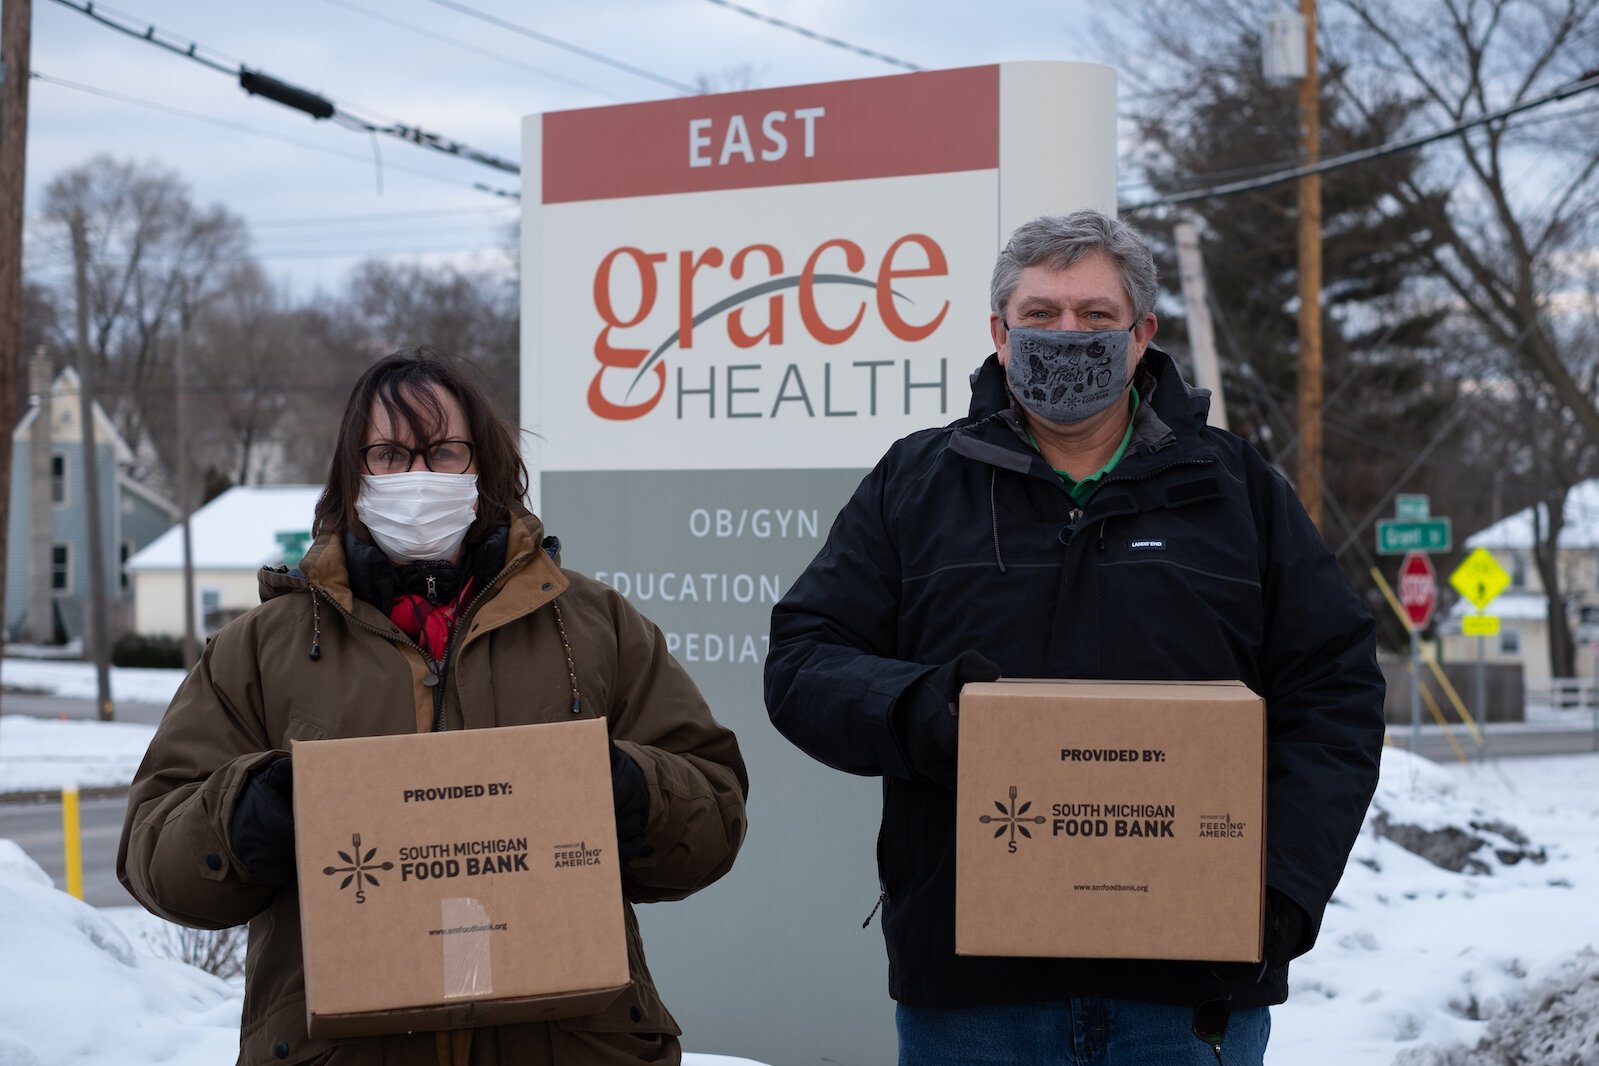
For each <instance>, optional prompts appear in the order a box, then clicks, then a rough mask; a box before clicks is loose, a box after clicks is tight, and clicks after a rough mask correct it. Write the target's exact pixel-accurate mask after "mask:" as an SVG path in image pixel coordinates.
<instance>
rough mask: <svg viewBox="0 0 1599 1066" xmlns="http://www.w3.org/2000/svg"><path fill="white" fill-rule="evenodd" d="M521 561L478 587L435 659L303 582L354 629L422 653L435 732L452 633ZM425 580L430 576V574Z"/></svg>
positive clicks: (441, 716)
mask: <svg viewBox="0 0 1599 1066" xmlns="http://www.w3.org/2000/svg"><path fill="white" fill-rule="evenodd" d="M525 565H527V563H526V560H525V559H513V560H512V561H511V562H510V563H509V564H507V565H506V566H505V568H504V569H502V570H501V571H500V572H499V573H498V574H495V575H494V577H493V578H492V579H491V580H490V581H489V582H488V584H486V585H484V586H483V588H482V589H480V590H479V591H478V594H477V595H476V596H474V597H472V602H471V603H469V604H467V608H466V610H465V611H464V612H463V613H462V614H461V616H460V617H459V618H458V619H457V620H456V624H455V628H454V629H453V630H452V631H451V633H450V640H449V643H447V644H446V645H445V646H444V654H443V655H441V656H439V658H438V659H437V660H435V659H434V658H433V657H432V656H431V655H429V654H428V653H427V652H426V651H424V650H422V646H421V645H420V644H418V643H417V642H416V641H414V640H412V639H411V638H410V637H408V636H406V635H405V634H404V633H402V632H399V631H390V630H386V629H380V628H378V627H377V626H375V625H373V624H372V623H370V622H366V621H363V620H362V619H360V618H357V617H356V616H355V615H353V614H351V613H350V612H349V611H346V610H345V609H344V608H343V607H341V606H340V605H339V603H338V601H336V600H335V599H334V598H333V597H332V596H329V595H328V594H327V593H326V592H323V591H322V590H320V589H318V588H317V587H316V586H315V585H312V584H311V583H310V582H307V583H306V587H307V588H308V589H310V592H311V595H313V596H321V597H322V598H323V599H324V600H326V601H327V602H328V606H329V607H332V608H333V609H334V610H335V611H337V612H338V613H339V614H341V615H343V616H344V617H345V619H346V620H347V621H349V622H350V623H351V624H353V625H354V626H355V627H356V628H357V629H364V630H366V631H367V632H368V633H374V634H376V635H377V636H380V637H382V638H383V639H384V640H387V641H389V642H391V643H394V644H405V645H408V646H410V647H412V648H414V649H415V650H416V653H417V654H418V655H420V656H422V662H423V663H424V664H426V666H427V668H428V676H427V678H426V679H425V680H424V681H423V682H422V684H423V685H425V686H427V687H428V688H430V689H432V690H433V731H434V732H435V733H439V732H443V730H444V669H445V664H446V663H447V662H448V660H449V657H450V653H451V652H452V651H453V650H454V648H455V638H456V635H457V634H458V633H459V632H460V631H461V629H462V626H463V623H465V621H466V620H467V619H468V618H470V617H471V615H472V613H473V612H474V611H476V610H477V608H478V605H479V604H480V603H482V602H483V600H484V598H485V597H487V596H488V594H489V592H490V591H491V590H492V589H493V588H494V586H495V585H497V584H499V583H500V580H501V579H502V578H506V577H510V576H511V575H512V574H514V573H515V572H516V571H518V570H520V569H521V568H522V567H523V566H525ZM429 580H431V578H430V579H429Z"/></svg>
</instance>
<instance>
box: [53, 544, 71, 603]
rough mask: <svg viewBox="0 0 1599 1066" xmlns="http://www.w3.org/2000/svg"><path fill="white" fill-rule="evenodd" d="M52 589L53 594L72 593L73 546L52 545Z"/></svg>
mask: <svg viewBox="0 0 1599 1066" xmlns="http://www.w3.org/2000/svg"><path fill="white" fill-rule="evenodd" d="M50 589H51V591H53V592H71V591H72V547H71V545H68V544H52V545H50Z"/></svg>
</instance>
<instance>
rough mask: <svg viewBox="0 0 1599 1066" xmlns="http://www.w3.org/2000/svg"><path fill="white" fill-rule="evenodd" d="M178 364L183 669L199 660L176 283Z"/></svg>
mask: <svg viewBox="0 0 1599 1066" xmlns="http://www.w3.org/2000/svg"><path fill="white" fill-rule="evenodd" d="M178 286H179V287H178V347H177V351H176V352H175V353H174V356H173V362H174V363H176V364H177V366H176V367H175V368H174V369H175V370H176V371H177V374H176V375H175V376H176V378H177V393H178V395H177V396H176V400H177V419H178V440H179V441H181V442H182V446H181V447H179V448H178V510H179V511H180V512H181V513H182V515H183V668H184V669H185V670H188V669H191V668H193V666H194V664H195V663H196V662H197V661H198V660H199V658H200V652H199V641H198V640H197V639H196V636H195V625H194V537H193V531H192V529H191V526H190V518H191V515H190V510H191V504H192V501H191V499H190V497H189V285H188V282H187V281H183V280H180V281H179V282H178Z"/></svg>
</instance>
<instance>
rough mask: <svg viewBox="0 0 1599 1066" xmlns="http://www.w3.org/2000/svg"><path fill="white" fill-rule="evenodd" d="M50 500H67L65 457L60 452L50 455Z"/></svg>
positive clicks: (62, 501)
mask: <svg viewBox="0 0 1599 1066" xmlns="http://www.w3.org/2000/svg"><path fill="white" fill-rule="evenodd" d="M50 502H51V503H54V504H65V503H66V502H67V457H66V456H65V455H62V454H61V453H60V452H56V453H55V454H54V455H52V456H50Z"/></svg>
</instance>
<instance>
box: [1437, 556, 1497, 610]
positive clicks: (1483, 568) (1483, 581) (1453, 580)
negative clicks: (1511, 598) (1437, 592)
mask: <svg viewBox="0 0 1599 1066" xmlns="http://www.w3.org/2000/svg"><path fill="white" fill-rule="evenodd" d="M1449 583H1450V584H1451V585H1453V586H1454V588H1455V591H1456V592H1458V593H1460V594H1461V595H1462V596H1464V597H1466V599H1468V600H1470V601H1471V602H1472V603H1474V604H1476V606H1477V610H1479V611H1480V610H1482V609H1483V608H1484V607H1486V606H1488V604H1489V603H1491V602H1493V599H1494V597H1495V596H1498V595H1499V594H1500V593H1501V592H1503V591H1505V589H1507V588H1509V587H1510V575H1509V574H1508V573H1506V572H1505V568H1504V567H1502V566H1500V565H1499V560H1497V559H1495V558H1494V557H1493V554H1492V553H1491V552H1489V551H1488V549H1487V548H1478V549H1477V550H1476V551H1474V552H1472V553H1471V554H1470V555H1468V556H1466V558H1465V559H1464V560H1463V561H1462V562H1461V564H1460V565H1459V566H1457V567H1455V572H1454V573H1452V574H1450V575H1449Z"/></svg>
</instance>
